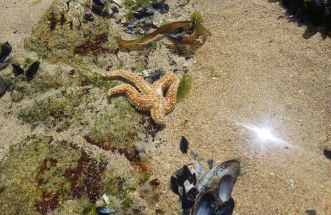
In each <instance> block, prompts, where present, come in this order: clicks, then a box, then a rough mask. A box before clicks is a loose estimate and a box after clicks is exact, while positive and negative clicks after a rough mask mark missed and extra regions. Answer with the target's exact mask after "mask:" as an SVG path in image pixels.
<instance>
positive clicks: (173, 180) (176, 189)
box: [170, 176, 183, 196]
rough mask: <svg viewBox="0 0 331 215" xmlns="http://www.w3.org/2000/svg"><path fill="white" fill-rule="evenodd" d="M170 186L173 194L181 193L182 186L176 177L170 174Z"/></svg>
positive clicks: (180, 194)
mask: <svg viewBox="0 0 331 215" xmlns="http://www.w3.org/2000/svg"><path fill="white" fill-rule="evenodd" d="M170 188H171V190H172V192H174V193H175V194H177V195H179V196H182V195H183V187H182V186H181V185H179V182H178V179H177V178H176V177H174V176H171V178H170Z"/></svg>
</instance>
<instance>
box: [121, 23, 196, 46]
mask: <svg viewBox="0 0 331 215" xmlns="http://www.w3.org/2000/svg"><path fill="white" fill-rule="evenodd" d="M178 28H181V29H185V30H188V29H190V28H192V22H190V21H179V22H173V23H168V24H165V25H162V26H160V27H159V28H157V29H156V30H155V31H153V32H151V33H149V34H147V35H145V36H144V37H142V38H139V39H136V40H123V39H121V38H120V37H116V40H117V43H118V45H119V46H120V47H122V48H126V49H133V48H136V47H138V46H141V45H146V44H148V43H149V42H150V41H151V40H152V39H154V38H155V37H156V36H157V35H158V34H165V33H169V32H172V31H174V30H176V29H178Z"/></svg>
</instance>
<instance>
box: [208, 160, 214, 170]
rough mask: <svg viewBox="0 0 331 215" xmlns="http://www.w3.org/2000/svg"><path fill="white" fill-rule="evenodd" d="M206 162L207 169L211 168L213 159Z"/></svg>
mask: <svg viewBox="0 0 331 215" xmlns="http://www.w3.org/2000/svg"><path fill="white" fill-rule="evenodd" d="M207 164H208V167H209V169H212V168H213V164H214V160H212V159H209V160H208V161H207Z"/></svg>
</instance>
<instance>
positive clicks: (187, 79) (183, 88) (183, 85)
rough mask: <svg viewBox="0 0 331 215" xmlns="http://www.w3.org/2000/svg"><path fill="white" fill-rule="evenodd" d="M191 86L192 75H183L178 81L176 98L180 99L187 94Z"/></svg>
mask: <svg viewBox="0 0 331 215" xmlns="http://www.w3.org/2000/svg"><path fill="white" fill-rule="evenodd" d="M191 87H192V76H190V75H184V76H183V77H182V79H181V80H180V82H179V85H178V90H177V99H178V101H182V100H183V99H184V97H185V96H187V95H188V93H189V92H190V90H191Z"/></svg>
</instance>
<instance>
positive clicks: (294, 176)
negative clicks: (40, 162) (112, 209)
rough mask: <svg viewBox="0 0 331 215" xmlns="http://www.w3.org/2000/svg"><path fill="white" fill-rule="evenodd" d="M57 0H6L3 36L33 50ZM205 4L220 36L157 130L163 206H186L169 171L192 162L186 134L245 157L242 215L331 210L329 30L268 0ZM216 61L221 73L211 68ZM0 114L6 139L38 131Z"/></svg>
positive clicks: (217, 152) (239, 189) (202, 146)
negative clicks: (184, 146) (264, 136)
mask: <svg viewBox="0 0 331 215" xmlns="http://www.w3.org/2000/svg"><path fill="white" fill-rule="evenodd" d="M31 2H36V4H31ZM50 3H51V1H48V0H47V1H46V0H43V1H40V2H39V1H5V0H0V9H1V13H0V20H1V25H0V38H1V40H5V41H6V40H8V41H9V42H10V43H11V44H12V45H13V48H14V54H18V53H23V52H24V51H23V39H24V38H25V37H27V36H29V34H30V32H31V29H32V27H33V25H35V24H36V23H37V21H38V19H39V17H40V16H41V15H42V13H43V12H44V11H45V10H46V9H47V7H48V6H49V5H50ZM196 7H197V8H199V10H201V11H202V13H203V15H204V17H205V24H206V26H207V27H208V28H209V29H210V30H211V31H212V34H213V36H212V37H210V38H209V39H208V41H207V43H206V44H205V45H204V46H203V47H202V48H201V49H199V50H198V51H197V53H196V58H197V63H196V66H195V68H194V69H193V70H192V71H189V73H190V74H191V75H192V76H193V81H194V82H193V83H194V84H193V88H192V90H191V92H190V94H189V95H188V96H187V97H186V98H185V100H184V101H182V102H180V103H179V104H178V105H177V106H176V108H175V110H174V112H173V113H171V114H170V115H169V116H168V117H167V127H166V128H165V129H163V130H162V131H161V132H160V133H158V134H157V138H156V139H157V140H158V139H161V140H162V144H160V145H159V146H158V147H155V148H152V151H151V159H150V163H151V165H152V168H153V171H154V175H155V177H157V178H159V180H160V182H161V188H162V191H163V192H162V196H161V200H160V202H159V206H160V207H161V208H165V209H166V210H165V214H179V213H180V212H179V211H180V203H179V201H178V197H177V196H176V195H175V194H173V193H171V192H170V190H169V179H170V176H171V175H172V174H173V172H174V171H175V170H177V169H179V168H181V167H182V165H184V164H187V163H190V162H192V159H191V157H190V156H188V155H184V154H182V153H181V152H180V150H179V141H180V138H181V136H185V137H186V138H187V139H188V140H189V141H190V143H191V144H190V149H192V150H193V151H195V152H196V153H197V154H198V158H199V160H200V161H201V162H202V163H203V164H206V163H205V162H206V161H207V160H208V159H214V160H215V161H225V160H227V159H233V158H236V159H239V160H240V161H241V168H242V172H243V175H242V176H241V177H239V178H238V181H237V183H236V185H235V188H234V190H233V198H234V200H235V202H236V207H235V212H234V214H305V210H307V209H315V210H316V211H317V214H331V186H330V183H331V161H330V160H328V159H327V158H326V157H325V156H324V155H323V153H322V149H323V147H325V146H326V145H327V144H330V142H329V141H330V130H331V129H330V120H331V115H330V92H331V89H330V87H331V84H330V83H331V74H330V71H331V60H330V57H331V40H330V38H327V39H322V37H321V36H320V35H319V34H316V35H314V36H313V37H311V38H310V39H304V38H303V37H302V34H303V33H304V31H305V27H299V26H297V25H296V24H295V23H291V22H288V20H287V19H286V17H284V16H283V15H284V13H283V9H282V8H281V7H279V5H278V4H276V3H269V2H268V1H267V0H251V1H239V0H231V1H230V0H222V1H219V0H209V1H196ZM212 68H214V69H216V71H218V72H220V74H221V77H220V78H218V79H212V78H210V77H208V73H209V71H210V70H211V69H212ZM5 102H6V100H3V99H2V100H0V110H4V107H5V105H6V104H4V103H5ZM0 120H1V125H0V136H1V139H0V141H1V144H2V143H4V142H6V143H9V144H11V143H14V142H16V141H17V139H19V138H20V136H23V135H24V133H28V132H29V130H28V129H27V128H24V127H22V125H20V124H19V122H16V121H13V119H10V118H9V119H8V118H4V117H3V116H1V117H0ZM245 123H251V124H253V125H256V126H267V127H270V128H272V129H273V132H274V133H275V134H277V137H278V138H280V139H282V140H283V141H284V142H286V144H288V145H289V147H286V148H285V147H284V146H283V145H277V144H276V145H275V144H271V143H270V142H268V141H264V142H263V141H260V140H258V139H257V138H256V135H254V134H253V133H252V132H251V131H249V130H247V129H246V128H244V127H243V126H242V124H245ZM18 126H20V128H21V129H22V132H20V133H19V134H17V132H16V131H15V128H17V127H18ZM2 147H5V148H6V147H8V146H2ZM3 150H4V152H5V151H6V150H5V149H3ZM2 157H3V154H2Z"/></svg>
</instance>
